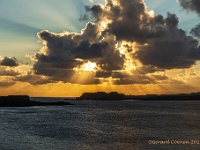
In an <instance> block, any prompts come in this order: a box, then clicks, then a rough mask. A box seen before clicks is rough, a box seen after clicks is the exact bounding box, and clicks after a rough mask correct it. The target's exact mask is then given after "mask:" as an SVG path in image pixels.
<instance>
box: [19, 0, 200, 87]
mask: <svg viewBox="0 0 200 150" xmlns="http://www.w3.org/2000/svg"><path fill="white" fill-rule="evenodd" d="M180 3H181V4H182V3H183V1H180ZM85 9H86V12H87V13H86V14H85V15H82V16H81V17H80V20H87V19H88V16H92V17H93V20H94V22H95V23H92V22H88V23H87V24H86V26H85V28H84V29H82V30H81V32H80V33H74V32H63V33H53V32H50V31H47V30H43V31H41V32H39V33H38V38H39V39H40V40H41V41H42V42H43V47H42V48H41V50H40V51H39V52H38V53H36V54H35V56H34V59H35V64H34V66H33V69H34V73H35V75H36V77H37V76H43V77H45V78H46V79H47V80H43V79H41V81H43V82H44V83H45V82H60V81H61V82H69V83H74V84H99V83H102V82H108V81H109V79H110V78H111V79H112V83H113V84H149V83H157V82H160V81H165V80H168V76H167V75H163V74H162V72H164V71H165V70H170V69H182V68H190V67H191V66H193V65H195V64H196V61H198V60H200V47H199V45H198V41H197V40H196V39H194V38H193V37H192V36H189V35H187V34H186V33H185V31H183V30H182V29H180V28H179V26H178V24H179V19H178V17H177V16H176V15H175V14H171V13H168V14H167V17H166V18H165V17H163V16H162V15H155V13H154V12H153V11H148V10H147V8H146V5H145V3H144V1H143V0H132V1H130V0H106V1H105V4H104V5H102V4H95V5H93V6H85ZM196 31H197V30H195V29H194V30H193V32H195V33H196ZM87 62H92V63H95V64H96V66H97V68H98V69H97V70H96V71H95V72H87V71H85V70H84V69H82V70H81V69H80V68H81V67H82V66H84V64H85V63H87ZM156 73H157V74H156ZM24 78H25V79H26V80H27V81H29V80H31V79H32V78H35V76H34V77H33V76H32V75H31V76H30V75H28V76H25V77H23V78H21V80H25V79H24ZM103 78H104V79H103ZM102 79H103V80H102Z"/></svg>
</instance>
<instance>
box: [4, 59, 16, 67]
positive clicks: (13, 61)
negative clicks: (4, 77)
mask: <svg viewBox="0 0 200 150" xmlns="http://www.w3.org/2000/svg"><path fill="white" fill-rule="evenodd" d="M0 65H2V66H9V67H16V66H18V65H19V63H18V61H17V59H16V58H15V57H12V58H9V57H4V58H3V60H1V62H0Z"/></svg>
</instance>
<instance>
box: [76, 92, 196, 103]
mask: <svg viewBox="0 0 200 150" xmlns="http://www.w3.org/2000/svg"><path fill="white" fill-rule="evenodd" d="M77 99H78V100H143V101H147V100H154V101H157V100H200V93H190V94H171V95H170V94H163V95H156V94H152V95H124V94H119V93H117V92H111V93H105V92H97V93H83V94H82V95H81V96H80V97H78V98H77Z"/></svg>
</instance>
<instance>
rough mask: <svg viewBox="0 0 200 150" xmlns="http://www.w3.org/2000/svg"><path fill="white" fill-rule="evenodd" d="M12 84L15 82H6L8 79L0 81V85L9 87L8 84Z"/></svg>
mask: <svg viewBox="0 0 200 150" xmlns="http://www.w3.org/2000/svg"><path fill="white" fill-rule="evenodd" d="M14 84H15V82H8V81H6V82H0V87H9V86H12V85H14Z"/></svg>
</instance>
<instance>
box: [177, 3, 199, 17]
mask: <svg viewBox="0 0 200 150" xmlns="http://www.w3.org/2000/svg"><path fill="white" fill-rule="evenodd" d="M179 3H180V4H181V6H182V7H183V8H185V9H187V10H191V11H195V12H197V13H198V14H200V1H199V0H179Z"/></svg>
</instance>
